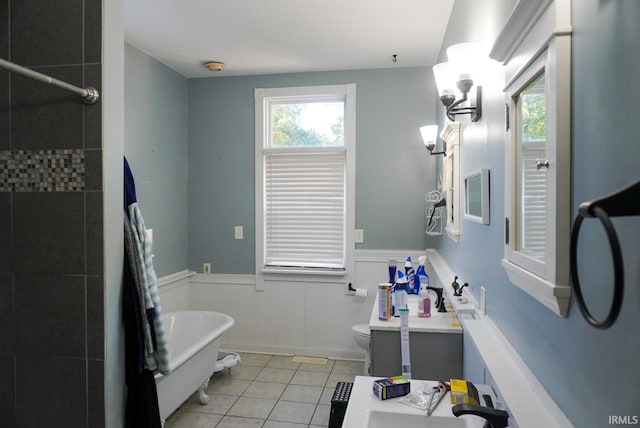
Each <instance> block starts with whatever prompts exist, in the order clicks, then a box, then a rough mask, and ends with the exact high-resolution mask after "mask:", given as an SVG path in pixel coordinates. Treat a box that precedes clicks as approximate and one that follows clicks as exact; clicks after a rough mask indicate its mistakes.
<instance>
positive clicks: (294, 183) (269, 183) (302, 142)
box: [255, 85, 355, 276]
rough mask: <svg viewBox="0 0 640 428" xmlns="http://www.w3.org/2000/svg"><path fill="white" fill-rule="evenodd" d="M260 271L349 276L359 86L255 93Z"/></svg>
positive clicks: (257, 267) (257, 235)
mask: <svg viewBox="0 0 640 428" xmlns="http://www.w3.org/2000/svg"><path fill="white" fill-rule="evenodd" d="M255 103H256V264H257V266H256V273H257V274H260V273H286V274H291V273H300V274H326V275H341V276H346V275H347V274H348V272H347V271H348V270H349V267H350V264H351V262H352V259H353V255H352V253H353V252H352V251H350V249H352V248H353V230H354V228H355V217H354V205H355V201H354V179H353V177H354V165H355V161H354V145H355V144H354V140H355V138H354V137H355V104H354V103H355V85H336V86H317V87H299V88H273V89H256V91H255Z"/></svg>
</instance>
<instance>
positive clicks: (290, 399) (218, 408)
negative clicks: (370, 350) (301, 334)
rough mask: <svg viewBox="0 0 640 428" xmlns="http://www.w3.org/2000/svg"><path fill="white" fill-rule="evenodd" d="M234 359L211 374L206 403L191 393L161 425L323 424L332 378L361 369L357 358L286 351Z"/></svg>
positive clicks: (306, 427)
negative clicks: (312, 357) (314, 357)
mask: <svg viewBox="0 0 640 428" xmlns="http://www.w3.org/2000/svg"><path fill="white" fill-rule="evenodd" d="M240 359H241V363H240V364H238V365H237V366H235V367H233V368H231V370H224V371H222V372H218V373H215V374H214V375H213V377H212V378H211V382H210V384H209V388H208V389H207V394H209V397H210V398H209V403H208V404H206V405H201V404H199V403H198V401H197V394H194V395H192V396H191V397H190V398H189V399H188V400H187V401H186V402H185V403H184V404H183V405H182V406H181V407H180V408H179V409H178V410H176V412H175V413H174V414H172V415H171V416H170V417H169V418H168V419H167V422H166V424H165V428H249V427H251V428H253V427H255V428H260V427H262V428H318V427H326V426H328V424H329V411H330V409H331V396H332V395H333V391H334V389H335V386H336V384H337V383H338V382H353V380H354V377H355V376H356V375H362V374H363V364H362V362H360V361H340V360H328V361H327V364H310V363H296V362H293V358H292V357H287V356H279V355H266V354H250V353H240Z"/></svg>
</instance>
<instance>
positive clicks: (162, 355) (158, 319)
mask: <svg viewBox="0 0 640 428" xmlns="http://www.w3.org/2000/svg"><path fill="white" fill-rule="evenodd" d="M129 219H130V220H131V228H132V229H133V234H134V237H135V240H136V246H137V249H138V257H139V258H140V262H141V265H142V266H144V267H145V269H144V284H143V288H144V302H145V308H146V310H147V317H148V318H149V321H150V322H151V323H152V325H153V330H154V336H155V344H156V346H155V353H149V352H145V362H146V366H147V368H148V369H149V370H157V371H159V372H160V373H162V374H163V375H168V374H169V373H170V372H171V369H170V367H169V349H168V343H167V336H166V334H165V331H164V325H163V322H162V307H161V306H160V294H159V293H158V280H157V277H156V272H155V270H154V268H153V255H152V254H151V243H150V242H149V240H148V239H147V236H146V232H145V226H144V219H143V218H142V212H141V211H140V207H139V206H138V203H137V202H135V203H132V204H131V205H129Z"/></svg>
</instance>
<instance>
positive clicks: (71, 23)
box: [0, 0, 104, 428]
mask: <svg viewBox="0 0 640 428" xmlns="http://www.w3.org/2000/svg"><path fill="white" fill-rule="evenodd" d="M101 10H102V1H101V0H64V1H62V2H52V1H49V0H0V57H2V58H4V59H8V60H10V61H12V62H15V63H17V64H20V65H23V66H26V67H30V68H33V69H35V70H37V71H40V72H41V73H45V74H48V75H51V76H53V77H56V78H58V79H60V80H64V81H67V82H69V83H72V84H74V85H76V86H81V87H85V86H95V87H96V88H98V89H100V82H101V64H100V60H101V45H102V40H101V34H102V29H101V25H102V18H101ZM101 116H102V114H101V107H100V103H98V104H95V105H90V106H87V105H84V104H83V103H82V101H81V99H80V97H79V96H77V95H75V94H71V93H69V92H66V91H63V90H61V89H59V88H55V87H52V86H48V85H45V84H42V83H39V82H35V81H32V80H29V79H26V78H24V77H21V76H19V75H17V74H10V73H8V72H6V71H0V426H3V427H19V428H23V427H44V426H46V427H91V428H94V427H103V426H104V393H103V390H104V310H103V305H104V297H103V296H104V279H103V272H104V266H103V238H102V234H103V231H102V225H103V219H102V201H103V194H102V130H101V126H102V122H101V120H102V119H101Z"/></svg>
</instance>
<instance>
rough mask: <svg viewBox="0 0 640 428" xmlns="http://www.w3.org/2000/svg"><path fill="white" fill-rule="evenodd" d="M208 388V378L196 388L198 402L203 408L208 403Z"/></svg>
mask: <svg viewBox="0 0 640 428" xmlns="http://www.w3.org/2000/svg"><path fill="white" fill-rule="evenodd" d="M208 387H209V378H207V379H206V380H205V381H204V382H202V385H200V387H198V401H199V402H200V404H202V405H203V406H204V405H205V404H207V403H208V402H209V396H208V395H207V392H206V391H207V388H208Z"/></svg>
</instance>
